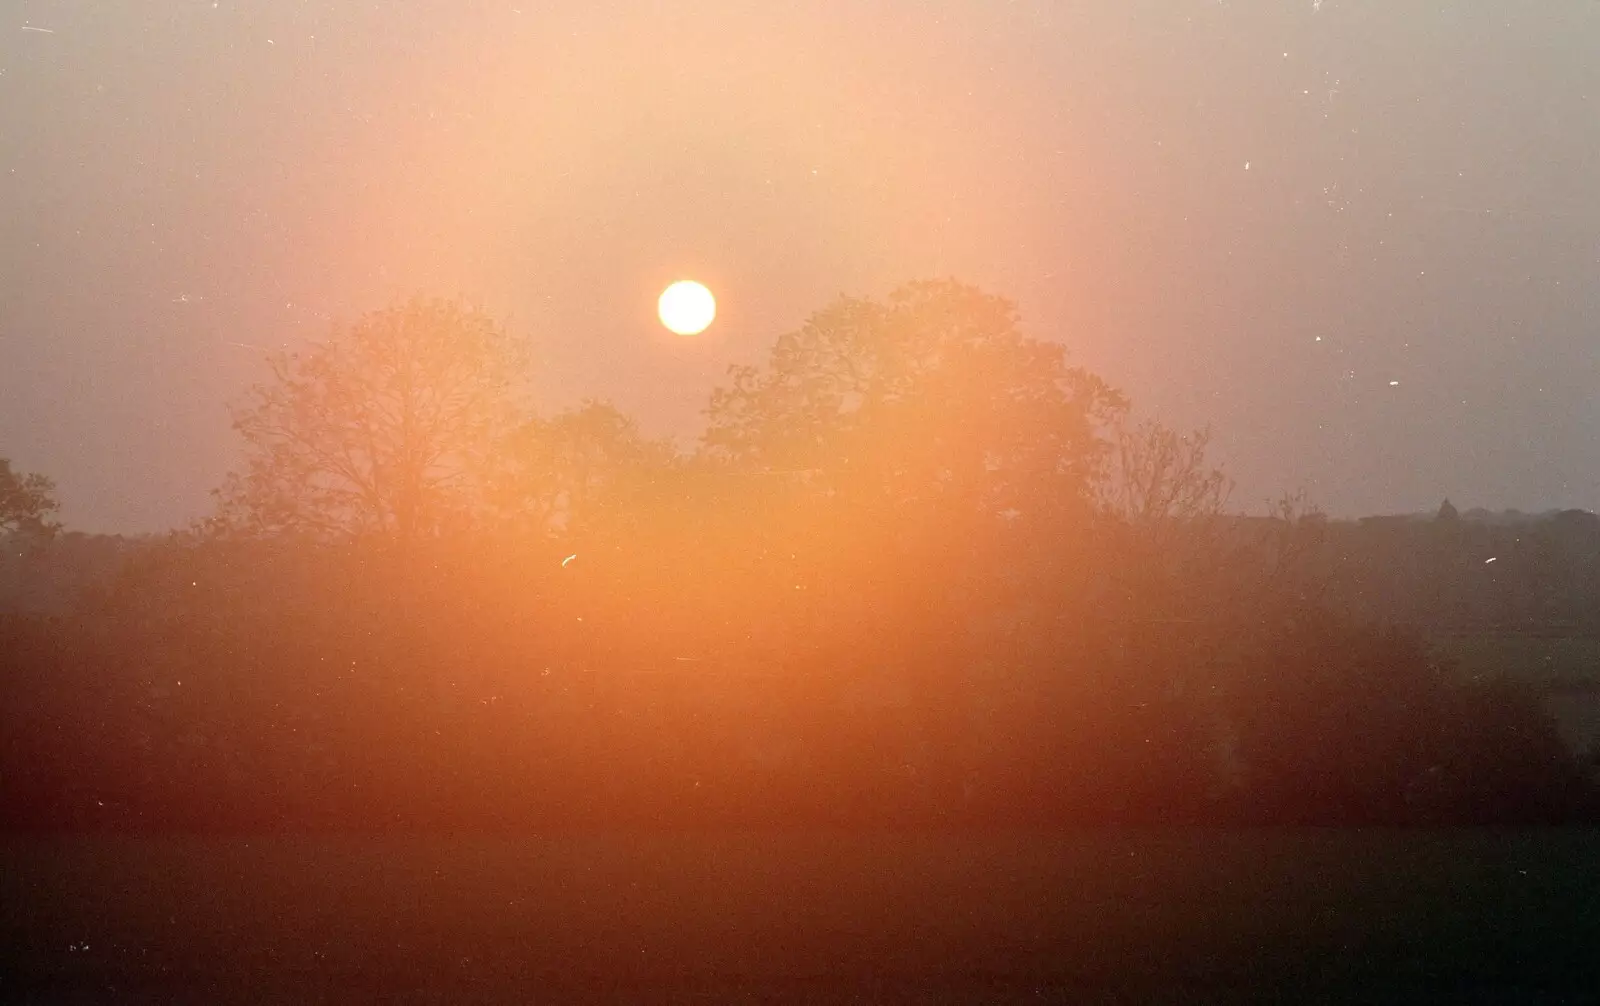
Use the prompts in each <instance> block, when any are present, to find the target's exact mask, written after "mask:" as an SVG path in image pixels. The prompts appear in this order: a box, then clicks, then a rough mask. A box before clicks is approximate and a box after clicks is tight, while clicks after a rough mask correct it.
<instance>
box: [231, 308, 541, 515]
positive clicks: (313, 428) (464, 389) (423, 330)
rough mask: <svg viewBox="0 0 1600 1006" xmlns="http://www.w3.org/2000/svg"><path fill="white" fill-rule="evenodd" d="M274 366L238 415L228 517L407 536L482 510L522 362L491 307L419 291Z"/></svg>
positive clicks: (281, 357)
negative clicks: (241, 450)
mask: <svg viewBox="0 0 1600 1006" xmlns="http://www.w3.org/2000/svg"><path fill="white" fill-rule="evenodd" d="M269 364H270V366H271V370H272V374H271V379H270V380H269V381H267V382H266V383H264V384H259V385H257V386H256V387H255V388H254V389H253V390H252V392H251V394H250V396H249V398H248V399H247V401H246V402H245V403H244V404H243V405H242V407H240V408H238V409H237V410H236V412H235V415H234V423H233V425H234V428H235V429H236V430H237V431H238V432H239V433H240V435H241V436H242V437H243V438H244V441H245V463H244V467H243V468H242V470H240V471H236V472H234V473H232V474H231V475H230V476H229V478H228V480H227V482H226V483H225V484H224V485H223V487H222V488H221V489H220V490H218V493H217V495H218V502H219V504H220V506H219V519H220V522H221V524H222V526H223V527H226V528H229V529H233V530H240V531H244V532H247V533H257V534H272V533H279V532H299V533H311V534H315V535H320V536H332V537H343V536H361V535H374V534H377V535H392V536H395V537H397V538H399V539H402V540H409V539H411V538H414V537H416V536H419V535H426V534H433V533H438V532H440V531H441V530H444V529H445V528H447V527H451V526H460V525H462V524H469V523H472V522H474V521H475V520H477V519H479V518H481V517H482V516H483V515H484V513H485V512H486V510H487V507H488V505H489V502H488V501H489V489H490V487H491V486H492V485H493V483H494V480H495V474H496V471H497V469H498V466H499V464H500V449H501V446H502V442H503V439H504V437H505V435H506V433H507V432H508V431H509V430H510V429H511V428H512V426H513V424H514V422H515V421H516V418H517V413H516V400H517V395H518V393H519V391H520V387H521V382H522V378H523V374H524V364H525V357H524V354H523V352H522V350H521V348H520V347H519V346H518V344H517V343H516V342H515V341H514V340H513V339H511V338H510V337H509V336H508V335H507V334H506V333H505V331H504V330H503V329H502V328H501V327H500V326H499V325H497V324H496V323H495V322H494V321H493V320H492V319H490V318H489V317H488V316H487V315H485V314H483V313H482V312H480V311H478V310H475V309H472V308H469V307H466V306H463V305H461V304H459V303H456V302H452V301H444V300H422V299H416V300H412V301H410V302H408V303H405V304H402V305H400V306H397V307H392V308H389V309H387V310H381V311H376V312H373V313H371V314H368V315H366V316H364V317H363V318H361V319H360V320H359V321H357V322H356V323H354V324H352V325H349V326H346V327H343V328H341V329H338V330H336V331H335V333H334V335H333V337H332V338H331V339H329V340H328V341H327V342H325V343H322V344H319V345H316V346H314V347H312V348H311V349H309V350H307V351H306V352H305V353H303V354H299V353H297V354H288V353H278V354H275V355H273V356H272V357H271V358H270V361H269Z"/></svg>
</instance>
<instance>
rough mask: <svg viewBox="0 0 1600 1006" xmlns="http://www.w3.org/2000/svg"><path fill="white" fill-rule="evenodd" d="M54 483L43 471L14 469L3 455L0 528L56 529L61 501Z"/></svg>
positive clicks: (0, 468)
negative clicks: (39, 473) (38, 472)
mask: <svg viewBox="0 0 1600 1006" xmlns="http://www.w3.org/2000/svg"><path fill="white" fill-rule="evenodd" d="M55 490H56V486H55V483H54V482H52V481H50V479H48V478H46V477H45V476H43V475H38V474H24V473H22V472H17V471H13V470H12V468H11V462H10V461H9V460H7V459H6V458H0V531H46V532H47V531H53V530H54V529H55V527H56V525H55V522H54V520H53V519H52V517H53V515H54V514H55V512H56V510H57V509H58V508H59V504H57V503H56V499H55Z"/></svg>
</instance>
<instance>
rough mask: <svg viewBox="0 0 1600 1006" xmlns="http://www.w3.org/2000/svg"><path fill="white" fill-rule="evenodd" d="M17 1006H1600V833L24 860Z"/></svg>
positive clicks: (22, 849)
mask: <svg viewBox="0 0 1600 1006" xmlns="http://www.w3.org/2000/svg"><path fill="white" fill-rule="evenodd" d="M0 849H3V850H4V855H5V864H4V869H0V976H3V977H0V999H3V1000H5V1001H8V1002H14V1001H21V1002H39V1003H47V1002H48V1003H55V1002H68V1003H76V1002H196V1003H200V1002H284V1003H290V1002H341V1003H342V1002H360V1001H380V1000H381V1001H386V1002H452V1003H454V1002H480V1001H512V1002H516V1001H532V1000H541V1001H557V1000H572V999H584V1000H592V999H608V1000H612V1001H628V1002H637V1001H726V1000H746V1001H748V1000H765V1001H770V1000H773V999H782V1000H803V1001H811V1002H817V1001H820V1002H840V1001H870V1002H900V1001H930V1000H935V1001H985V1002H993V1001H1012V1000H1019V1001H1035V1002H1036V1001H1061V1002H1085V1001H1091V1002H1094V1001H1186V1002H1192V1001H1238V1000H1240V999H1247V1000H1267V1001H1307V1000H1312V1001H1363V1002H1366V1001H1413V1002H1414V1001H1419V1000H1422V1001H1435V1002H1462V1001H1467V1002H1503V1001H1511V1002H1590V1001H1600V833H1595V832H1579V831H1542V832H1488V831H1474V832H1439V833H1433V832H1385V831H1370V832H1357V831H1347V832H1230V833H1219V832H1085V833H1078V834H1072V835H1052V836H1040V835H1018V834H990V835H874V836H860V835H838V834H807V835H774V834H749V835H682V834H679V835H650V836H570V837H545V838H533V839H510V838H484V837H471V838H459V839H400V838H383V839H377V838H367V837H361V838H303V839H285V838H265V839H254V838H226V839H210V838H166V839H162V838H154V839H152V838H137V839H135V838H81V839H69V840H45V839H33V838H29V839H18V838H13V839H7V840H4V841H3V844H0Z"/></svg>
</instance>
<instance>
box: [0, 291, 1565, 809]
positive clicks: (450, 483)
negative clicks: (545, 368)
mask: <svg viewBox="0 0 1600 1006" xmlns="http://www.w3.org/2000/svg"><path fill="white" fill-rule="evenodd" d="M526 365H527V361H526V360H525V359H524V357H523V356H522V354H521V351H520V349H519V347H518V345H517V343H516V342H515V340H513V339H511V338H510V337H508V336H507V335H506V333H505V332H504V331H503V330H501V329H500V328H499V327H498V326H496V325H495V324H493V323H492V322H491V321H490V320H489V319H487V318H486V317H484V316H483V315H482V314H480V313H478V312H476V311H473V310H470V309H467V308H464V307H462V306H460V305H457V304H453V303H447V302H432V301H416V302H413V303H410V304H407V305H403V306H401V307H398V308H395V309H393V310H389V311H384V312H379V313H377V314H374V315H371V316H369V317H367V318H365V319H362V320H361V321H359V322H357V323H356V324H355V325H353V326H350V327H348V328H346V329H343V330H341V331H339V332H338V333H336V335H335V337H334V338H333V339H331V340H330V341H329V342H327V343H325V344H323V345H321V346H317V347H314V348H312V349H311V350H309V351H307V352H305V353H303V354H301V355H299V356H289V355H285V356H280V357H277V358H275V359H274V360H273V361H272V371H271V377H270V379H269V381H268V382H267V383H265V384H263V385H262V386H260V387H258V388H257V389H255V390H254V392H253V393H252V394H251V396H250V398H249V399H248V401H246V402H245V403H244V404H243V405H242V407H241V408H240V409H239V411H238V412H237V414H236V417H235V425H236V427H237V429H238V430H239V432H240V434H241V436H242V439H243V441H244V448H245V450H244V454H243V465H242V467H241V468H240V469H239V471H238V472H236V473H235V474H234V475H233V476H231V477H230V478H229V479H228V481H227V482H226V484H225V485H224V486H223V487H222V488H221V489H220V490H219V491H218V507H217V512H216V514H215V516H214V517H213V518H212V519H210V520H208V521H205V522H203V523H202V524H201V525H199V526H197V527H196V528H193V529H191V530H190V531H189V532H187V533H185V534H182V535H176V536H173V537H172V538H170V539H167V540H163V541H158V542H152V543H148V544H146V545H143V546H141V547H138V548H134V549H131V550H130V551H129V552H128V554H127V555H126V557H125V559H124V561H123V563H122V566H121V569H120V572H119V573H118V575H117V576H115V577H114V578H113V579H111V580H110V581H108V582H106V583H105V584H103V585H101V586H100V587H98V588H96V589H93V590H90V591H88V592H86V593H85V595H84V596H83V598H82V599H81V602H80V603H79V604H78V605H77V606H76V607H75V608H74V609H73V610H71V611H70V612H67V613H64V614H58V615H55V616H50V617H42V616H38V617H30V618H11V619H5V620H0V660H4V661H5V666H4V667H3V668H0V687H3V688H4V689H5V692H6V694H5V695H4V696H0V789H3V790H4V792H3V793H0V798H3V799H0V806H3V807H4V808H5V812H6V814H8V815H9V820H10V823H12V824H36V825H58V826H88V825H99V826H108V827H141V826H143V827H161V826H172V825H174V824H180V825H184V826H195V827H206V826H211V827H234V826H237V827H252V828H258V827H272V826H285V827H290V826H308V825H311V826H395V825H402V826H428V827H447V826H493V825H516V826H548V825H552V824H563V823H570V824H585V823H589V824H592V823H597V822H610V823H618V822H623V823H626V822H633V823H649V822H657V823H659V822H670V823H674V824H680V825H681V824H693V823H708V822H709V823H736V824H743V825H749V824H762V823H770V824H792V823H794V822H797V821H809V822H821V821H827V822H833V823H852V822H854V823H900V824H903V823H908V822H927V821H931V820H944V821H950V820H960V821H968V822H977V823H994V822H999V821H1012V822H1018V823H1032V824H1041V823H1050V822H1061V821H1068V820H1071V821H1079V822H1088V821H1112V820H1114V821H1135V820H1137V821H1173V820H1230V821H1239V820H1249V821H1277V822H1310V821H1321V822H1328V823H1333V822H1341V821H1342V822H1351V821H1361V822H1372V821H1388V822H1401V821H1411V822H1421V821H1428V822H1443V821H1476V820H1497V821H1508V820H1522V821H1532V820H1561V819H1572V818H1574V817H1581V816H1584V815H1587V814H1592V813H1593V811H1594V803H1593V791H1592V790H1593V787H1592V782H1591V780H1590V779H1589V778H1588V777H1587V776H1586V775H1585V770H1584V769H1583V768H1582V766H1580V765H1579V764H1578V762H1577V760H1576V759H1574V758H1573V757H1572V756H1571V754H1570V753H1569V752H1567V750H1566V749H1565V747H1564V746H1563V745H1562V743H1561V741H1560V739H1559V737H1557V735H1556V733H1555V731H1554V728H1553V726H1552V725H1551V723H1550V721H1549V719H1548V717H1547V716H1545V715H1544V713H1543V711H1542V710H1541V709H1540V708H1539V706H1538V703H1537V701H1535V699H1534V698H1533V696H1531V695H1529V694H1528V693H1525V692H1521V691H1518V690H1516V689H1514V688H1507V687H1503V686H1501V685H1494V686H1485V685H1474V684H1466V683H1462V682H1460V681H1458V680H1456V679H1455V678H1454V677H1453V676H1452V675H1451V673H1450V669H1449V667H1448V666H1446V665H1444V664H1443V663H1441V662H1440V661H1439V660H1437V659H1436V658H1435V656H1434V655H1433V654H1431V653H1430V652H1429V651H1428V650H1427V649H1426V648H1425V647H1423V646H1422V645H1421V644H1420V643H1419V642H1418V641H1417V640H1416V639H1415V638H1414V637H1411V636H1407V635H1405V634H1404V633H1397V632H1394V631H1389V630H1379V629H1374V628H1368V627H1363V626H1362V625H1360V624H1356V623H1354V622H1352V621H1350V620H1349V619H1348V618H1344V617H1341V616H1340V614H1339V613H1338V612H1336V611H1328V610H1326V609H1325V608H1319V607H1318V605H1317V604H1316V603H1315V600H1316V597H1317V593H1318V587H1319V577H1320V576H1321V572H1320V571H1319V568H1318V565H1317V562H1316V561H1314V560H1315V557H1316V556H1317V555H1318V551H1317V550H1318V547H1319V545H1318V543H1319V542H1320V541H1322V540H1324V539H1323V536H1324V530H1325V529H1324V528H1323V526H1322V525H1321V524H1320V523H1319V522H1318V521H1315V520H1310V519H1306V515H1304V514H1303V513H1301V512H1300V511H1299V510H1297V509H1296V507H1295V506H1294V505H1292V504H1286V505H1285V506H1284V507H1283V508H1282V509H1281V510H1280V512H1278V513H1277V514H1275V515H1274V516H1273V517H1271V518H1269V519H1265V520H1263V521H1260V522H1242V521H1239V520H1237V519H1232V518H1228V517H1226V516H1224V515H1223V514H1222V507H1223V503H1224V501H1225V499H1226V495H1227V490H1228V485H1227V480H1226V478H1225V477H1224V476H1223V475H1222V474H1221V473H1220V472H1218V471H1216V470H1215V468H1214V467H1213V466H1211V465H1210V464H1209V462H1208V461H1207V459H1206V452H1205V439H1206V438H1205V435H1204V434H1203V433H1200V434H1191V435H1187V436H1185V435H1180V434H1178V433H1175V432H1174V431H1171V430H1168V429H1166V428H1164V427H1161V426H1159V425H1154V424H1136V423H1133V422H1131V421H1130V418H1129V407H1128V403H1127V402H1126V400H1125V399H1124V397H1123V396H1122V395H1121V394H1119V393H1118V392H1117V391H1115V389H1113V388H1111V387H1110V386H1108V385H1107V384H1106V383H1105V382H1103V381H1101V380H1100V379H1099V378H1097V377H1095V376H1094V375H1092V374H1090V373H1088V372H1086V371H1084V370H1082V369H1081V368H1077V367H1074V366H1071V365H1070V364H1069V363H1068V361H1067V360H1066V357H1065V355H1064V352H1063V350H1062V348H1061V347H1060V345H1058V344H1056V343H1054V342H1045V341H1040V340H1035V339H1031V338H1028V337H1027V336H1025V335H1023V334H1022V333H1021V331H1020V329H1019V326H1018V321H1017V317H1016V313H1015V310H1014V308H1013V307H1012V306H1011V305H1010V304H1009V303H1007V302H1006V301H1004V300H1002V299H1000V298H996V297H992V296H989V295H987V294H984V293H982V292H981V291H978V290H975V289H972V288H970V287H966V286H962V285H960V284H956V283H952V282H935V283H920V284H913V285H911V286H908V287H905V288H903V289H901V290H899V291H897V292H896V293H895V294H893V295H892V296H890V297H889V298H888V299H886V300H884V301H871V300H860V299H849V298H846V299H842V300H840V301H838V302H836V303H835V304H833V305H831V306H829V307H827V308H825V309H824V310H822V311H819V312H818V313H817V314H815V315H813V316H812V317H811V318H809V319H808V320H807V321H806V323H805V324H804V325H803V326H801V327H800V328H799V329H798V330H797V331H795V332H792V333H790V334H788V335H785V336H783V337H782V338H780V339H779V340H778V341H777V343H776V345H775V346H774V348H773V350H772V353H771V356H770V358H769V360H768V361H767V362H766V363H765V365H764V366H761V367H749V368H736V369H735V370H734V371H733V372H732V373H731V374H730V379H729V381H728V382H727V384H725V385H724V386H723V387H721V388H719V389H718V390H717V391H715V392H714V393H713V395H712V397H711V400H710V403H709V405H708V409H707V428H706V431H705V433H704V435H703V437H702V439H701V442H700V444H699V445H698V446H697V448H696V449H695V450H694V451H693V452H691V453H687V454H685V453H682V452H679V451H676V450H674V449H673V448H672V447H671V446H670V445H668V444H665V443H662V442H658V441H654V440H652V439H650V438H648V437H646V436H644V435H643V434H642V433H641V432H640V430H639V429H638V427H637V426H636V425H635V424H633V423H632V422H631V421H629V420H628V419H627V418H626V417H624V416H623V415H621V414H620V413H619V412H617V411H616V410H615V409H613V408H611V407H610V406H608V405H605V404H602V403H593V402H590V403H586V404H584V405H582V406H580V407H578V408H576V409H573V410H570V411H567V412H564V413H559V414H557V415H554V416H547V417H534V416H532V415H531V413H530V411H529V409H528V407H527V402H526V401H525V398H524V396H523V386H524V385H523V375H524V373H525V367H526Z"/></svg>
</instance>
